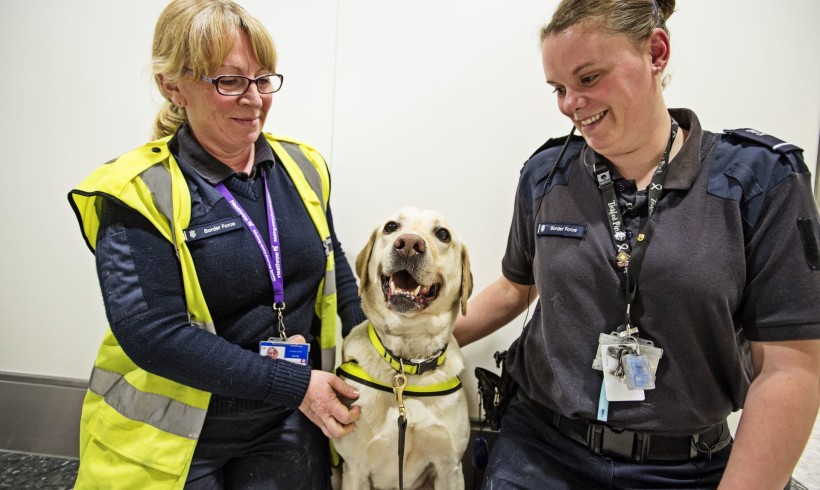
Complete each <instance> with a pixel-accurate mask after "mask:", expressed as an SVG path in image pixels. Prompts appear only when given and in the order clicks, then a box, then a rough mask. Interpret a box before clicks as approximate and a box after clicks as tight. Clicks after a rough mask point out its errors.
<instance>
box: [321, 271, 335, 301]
mask: <svg viewBox="0 0 820 490" xmlns="http://www.w3.org/2000/svg"><path fill="white" fill-rule="evenodd" d="M334 293H336V270H335V269H330V270H327V271H325V285H324V288H323V289H322V294H323V295H325V296H330V295H331V294H334Z"/></svg>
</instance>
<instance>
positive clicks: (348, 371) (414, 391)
mask: <svg viewBox="0 0 820 490" xmlns="http://www.w3.org/2000/svg"><path fill="white" fill-rule="evenodd" d="M336 375H337V376H341V377H343V378H348V379H352V380H353V381H357V382H359V383H361V384H363V385H365V386H369V387H371V388H375V389H377V390H381V391H386V392H388V393H393V386H392V385H390V384H387V383H382V382H381V381H379V380H377V379H375V378H373V377H372V376H370V375H369V374H367V371H365V370H364V369H362V367H361V366H359V363H358V362H357V361H355V360H353V361H347V362H345V363H344V364H342V365H341V366H339V367H337V368H336ZM460 389H461V380H460V379H459V378H458V376H456V377H455V378H452V379H450V380H449V381H445V382H443V383H438V384H434V385H427V386H416V385H407V387H406V388H405V389H404V392H403V395H406V396H442V395H449V394H450V393H454V392H456V391H458V390H460Z"/></svg>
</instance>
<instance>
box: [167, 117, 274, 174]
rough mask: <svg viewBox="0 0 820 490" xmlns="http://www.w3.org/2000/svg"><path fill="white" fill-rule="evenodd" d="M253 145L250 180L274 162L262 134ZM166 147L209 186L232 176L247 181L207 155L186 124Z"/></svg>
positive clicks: (270, 150) (271, 151) (271, 152)
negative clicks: (261, 169)
mask: <svg viewBox="0 0 820 490" xmlns="http://www.w3.org/2000/svg"><path fill="white" fill-rule="evenodd" d="M254 145H255V151H254V161H253V170H251V175H250V178H255V177H256V174H257V171H258V170H259V169H260V168H264V169H269V168H270V167H271V166H272V165H273V164H274V162H275V157H274V154H273V150H272V149H271V147H270V145H269V144H268V142H267V140H266V139H265V136H264V135H263V134H261V133H260V134H259V138H257V140H256V142H255V143H254ZM168 146H169V147H170V150H171V153H173V154H174V157H175V158H176V159H177V161H180V162H183V163H185V164H186V165H188V166H189V167H190V168H191V169H192V170H193V171H194V172H196V173H197V174H199V176H200V177H202V178H203V179H205V180H206V181H207V182H209V183H210V184H213V185H216V184H218V183H220V182H222V181H223V180H225V179H228V178H230V177H232V176H234V175H236V176H237V177H240V178H242V179H243V180H244V179H247V176H246V175H245V173H244V172H236V171H235V170H234V169H232V168H231V167H229V166H227V165H225V164H224V163H222V162H220V161H219V160H217V159H216V158H214V156H213V155H211V154H210V153H208V151H207V150H205V148H203V147H202V145H201V144H200V143H199V141H198V140H197V139H196V136H194V133H193V131H191V127H190V126H189V125H188V123H185V124H183V125H182V126H180V128H179V130H178V131H177V132H176V134H175V135H174V137H173V138H172V139H171V141H170V142H169V144H168Z"/></svg>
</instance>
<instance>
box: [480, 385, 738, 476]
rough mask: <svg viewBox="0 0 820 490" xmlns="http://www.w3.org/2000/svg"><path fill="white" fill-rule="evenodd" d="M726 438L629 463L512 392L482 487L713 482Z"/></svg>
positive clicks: (725, 451) (724, 456) (720, 466)
mask: <svg viewBox="0 0 820 490" xmlns="http://www.w3.org/2000/svg"><path fill="white" fill-rule="evenodd" d="M730 453H731V444H730V445H729V446H728V447H726V448H724V449H723V450H721V451H719V452H717V453H714V454H713V455H712V457H711V459H705V458H704V459H698V460H692V461H684V462H680V463H678V462H670V463H642V464H636V463H630V462H625V461H617V460H613V459H612V458H608V457H606V456H596V455H594V454H592V453H591V452H590V450H589V449H588V448H587V447H586V446H584V445H582V444H579V443H578V442H575V441H573V440H572V439H570V438H568V437H566V436H564V435H563V434H561V433H560V432H558V431H557V430H556V429H554V428H553V427H551V426H550V425H548V424H546V423H545V422H544V421H543V420H542V419H541V417H539V416H538V415H536V414H535V413H533V412H532V411H531V410H530V408H529V407H527V406H526V405H525V404H524V403H523V402H522V401H520V400H519V399H517V398H513V400H511V401H510V405H509V407H508V408H507V412H506V413H505V415H504V419H503V421H502V425H501V431H500V432H499V434H498V439H497V440H496V441H495V443H494V444H493V447H492V448H491V452H490V462H489V465H488V467H487V469H486V472H485V479H484V485H483V488H485V489H505V490H507V489H533V490H536V489H538V490H541V489H546V488H548V489H550V490H574V489H579V490H593V489H598V490H602V489H638V488H656V489H671V488H687V489H713V488H717V486H718V483H720V478H721V477H722V476H723V471H724V469H725V468H726V463H727V462H728V460H729V455H730Z"/></svg>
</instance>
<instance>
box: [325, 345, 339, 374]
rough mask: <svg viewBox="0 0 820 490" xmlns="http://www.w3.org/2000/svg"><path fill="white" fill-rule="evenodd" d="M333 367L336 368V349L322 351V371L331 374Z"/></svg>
mask: <svg viewBox="0 0 820 490" xmlns="http://www.w3.org/2000/svg"><path fill="white" fill-rule="evenodd" d="M334 366H336V348H335V347H333V348H331V349H322V369H323V370H325V371H328V372H331V373H332V372H333V367H334Z"/></svg>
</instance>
